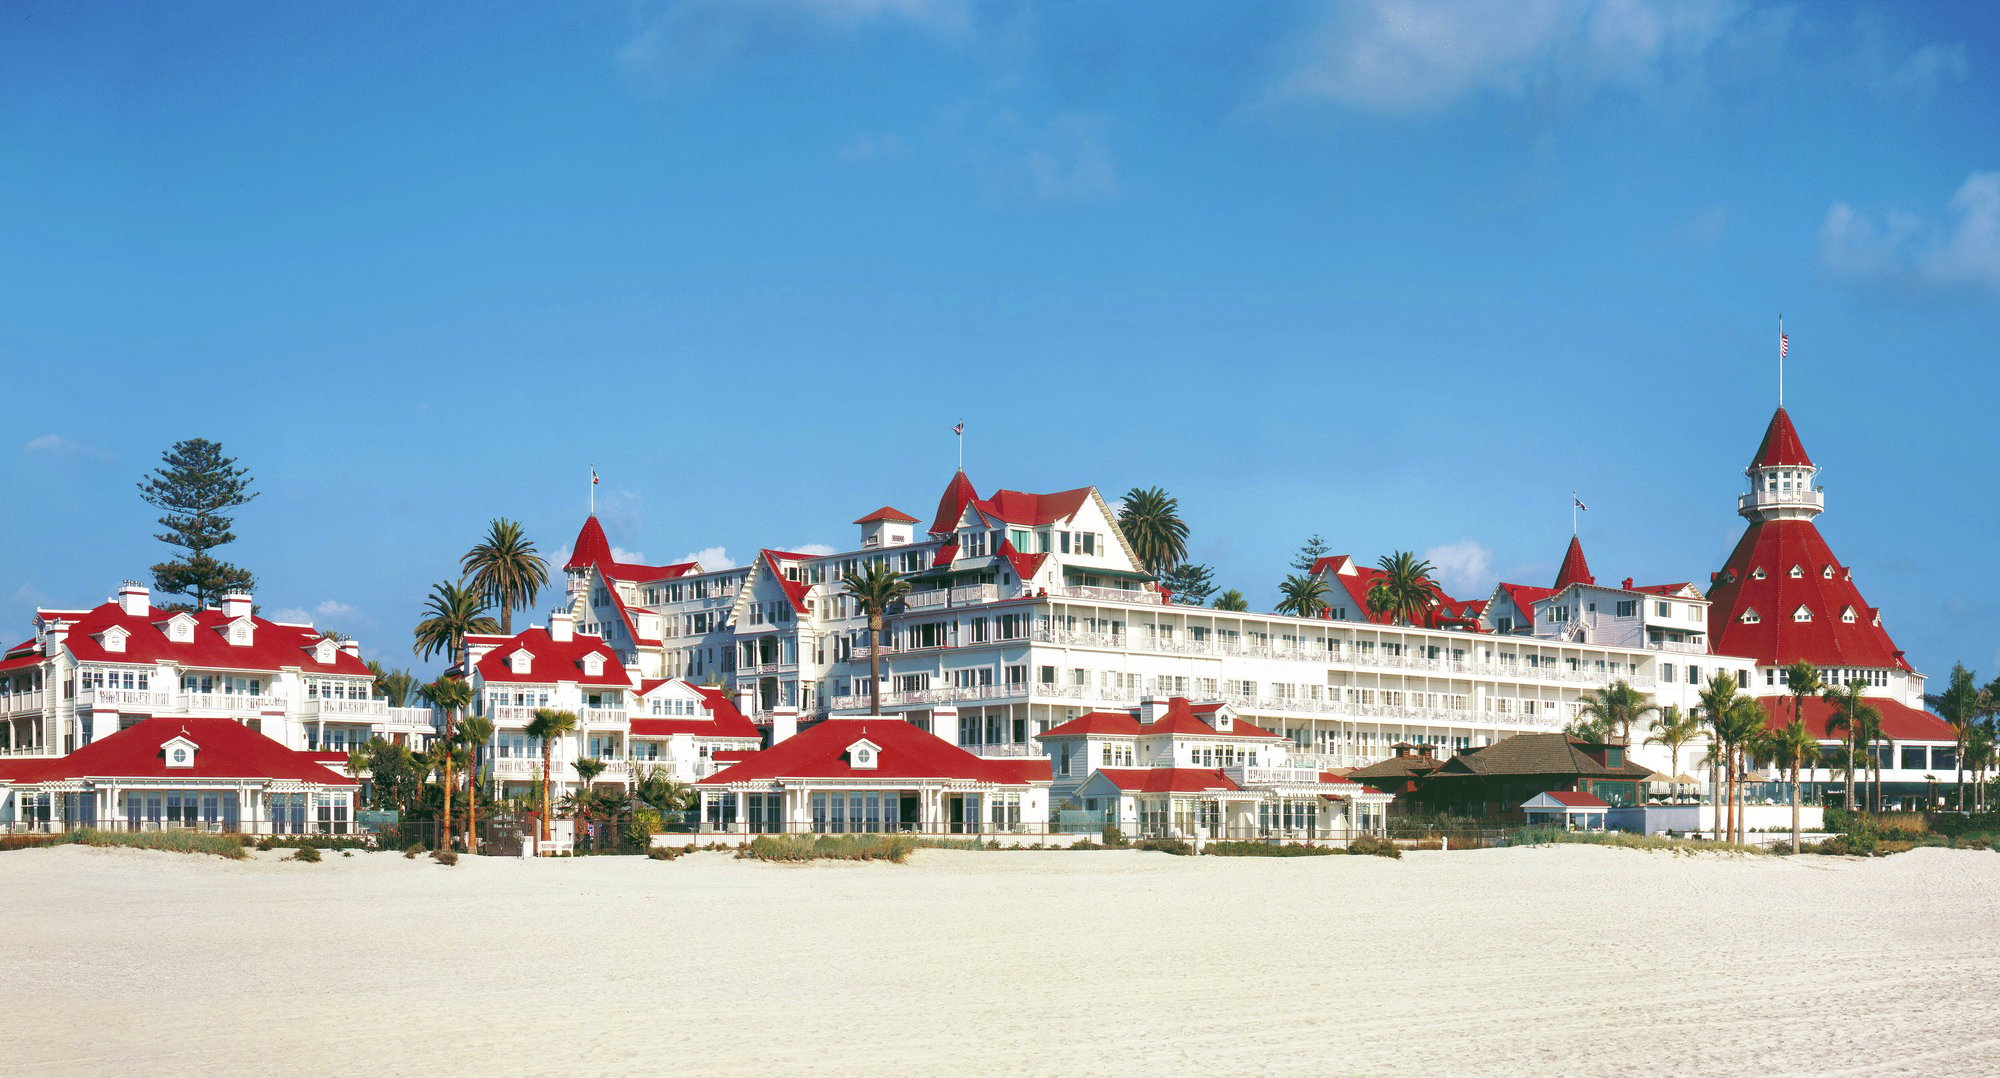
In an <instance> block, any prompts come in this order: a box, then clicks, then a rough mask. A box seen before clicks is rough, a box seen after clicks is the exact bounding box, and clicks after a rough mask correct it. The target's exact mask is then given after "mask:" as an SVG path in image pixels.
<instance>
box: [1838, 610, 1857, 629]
mask: <svg viewBox="0 0 2000 1078" xmlns="http://www.w3.org/2000/svg"><path fill="white" fill-rule="evenodd" d="M1840 620H1841V621H1843V622H1845V623H1846V624H1848V625H1852V624H1854V608H1853V607H1851V606H1850V607H1848V608H1847V609H1845V610H1843V611H1841V612H1840Z"/></svg>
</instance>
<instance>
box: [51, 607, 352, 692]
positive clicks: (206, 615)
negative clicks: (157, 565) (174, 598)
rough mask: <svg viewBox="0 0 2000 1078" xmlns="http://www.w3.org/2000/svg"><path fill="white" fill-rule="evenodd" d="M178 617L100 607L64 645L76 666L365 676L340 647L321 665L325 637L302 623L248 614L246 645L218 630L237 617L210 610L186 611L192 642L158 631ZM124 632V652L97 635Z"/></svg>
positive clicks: (83, 617) (78, 623)
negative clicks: (166, 664) (156, 665)
mask: <svg viewBox="0 0 2000 1078" xmlns="http://www.w3.org/2000/svg"><path fill="white" fill-rule="evenodd" d="M176 616H177V615H176V614H174V613H169V612H168V611H165V610H161V609H159V608H158V607H149V608H148V609H147V613H145V614H127V613H125V608H124V607H121V606H119V605H118V604H117V603H115V602H108V603H104V604H102V605H100V606H97V607H93V608H92V609H90V610H86V611H84V612H82V613H81V614H78V615H76V620H75V622H74V623H73V624H72V625H71V626H70V628H69V633H68V636H67V637H66V638H65V640H64V646H65V647H67V648H68V649H69V652H70V654H71V655H73V656H75V657H76V659H77V660H78V661H79V662H106V663H151V662H155V661H158V660H161V659H165V660H168V661H171V662H176V663H179V664H181V665H183V666H190V667H196V668H203V669H218V670H269V671H273V672H275V671H277V670H280V669H283V668H284V667H288V666H290V667H297V668H298V669H300V670H301V671H304V672H306V673H310V674H353V675H357V676H362V677H366V676H368V674H369V671H368V666H367V664H365V663H363V662H362V661H361V660H360V659H359V658H357V657H356V656H353V655H350V654H348V653H347V652H345V651H342V650H341V649H339V648H337V647H336V648H334V649H333V656H332V660H331V661H330V662H324V663H322V662H320V661H319V656H318V644H319V642H320V641H321V640H324V639H326V634H324V633H322V632H320V631H319V630H317V629H313V628H310V627H308V626H303V625H285V624H282V623H279V622H275V621H269V620H266V619H264V618H260V617H256V616H254V615H252V616H249V617H248V618H247V620H248V621H249V622H250V623H251V625H252V627H253V629H254V631H253V632H252V633H251V642H250V643H248V644H231V643H230V642H229V641H228V640H227V639H226V637H225V636H224V634H223V633H222V632H220V631H219V630H221V629H222V628H224V627H226V626H228V625H229V624H230V623H231V622H233V621H236V620H238V619H236V618H231V617H227V616H225V615H224V614H223V613H222V611H220V610H216V609H213V608H210V609H208V610H202V611H199V612H193V613H188V614H187V617H188V618H190V619H192V620H193V622H194V627H195V631H194V635H193V639H191V640H189V641H187V642H185V643H175V642H174V641H172V640H170V639H168V637H167V634H166V632H165V631H164V630H163V629H162V628H161V626H162V625H165V624H166V623H168V622H169V621H171V620H173V618H174V617H176ZM113 628H118V629H123V630H125V634H126V635H125V649H124V650H123V651H107V650H105V647H104V645H103V643H102V642H101V641H99V640H98V639H97V637H98V636H99V635H101V634H103V633H104V632H106V631H107V630H110V629H113Z"/></svg>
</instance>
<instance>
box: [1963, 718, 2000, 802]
mask: <svg viewBox="0 0 2000 1078" xmlns="http://www.w3.org/2000/svg"><path fill="white" fill-rule="evenodd" d="M1996 758H2000V738H1996V737H1995V735H1994V730H1993V727H1992V726H1991V725H1989V724H1986V723H1980V724H1979V725H1977V726H1974V727H1973V728H1972V729H1971V730H1970V731H1968V732H1967V733H1966V735H1965V753H1964V757H1963V762H1964V764H1965V767H1966V769H1967V770H1969V771H1971V772H1972V811H1974V812H1984V811H1986V773H1987V772H1988V771H1991V770H1992V769H1993V763H1994V760H1995V759H1996Z"/></svg>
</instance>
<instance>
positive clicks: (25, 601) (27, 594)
mask: <svg viewBox="0 0 2000 1078" xmlns="http://www.w3.org/2000/svg"><path fill="white" fill-rule="evenodd" d="M14 601H15V602H17V603H20V604H21V605H23V606H42V605H43V604H45V603H47V602H48V601H49V597H48V595H46V594H44V593H43V591H42V589H40V588H38V587H36V586H34V585H33V584H23V585H21V586H20V587H18V588H15V589H14Z"/></svg>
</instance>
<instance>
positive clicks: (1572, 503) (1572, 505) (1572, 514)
mask: <svg viewBox="0 0 2000 1078" xmlns="http://www.w3.org/2000/svg"><path fill="white" fill-rule="evenodd" d="M1569 537H1570V538H1571V539H1574V538H1576V491H1573V490H1572V491H1570V492H1569Z"/></svg>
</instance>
